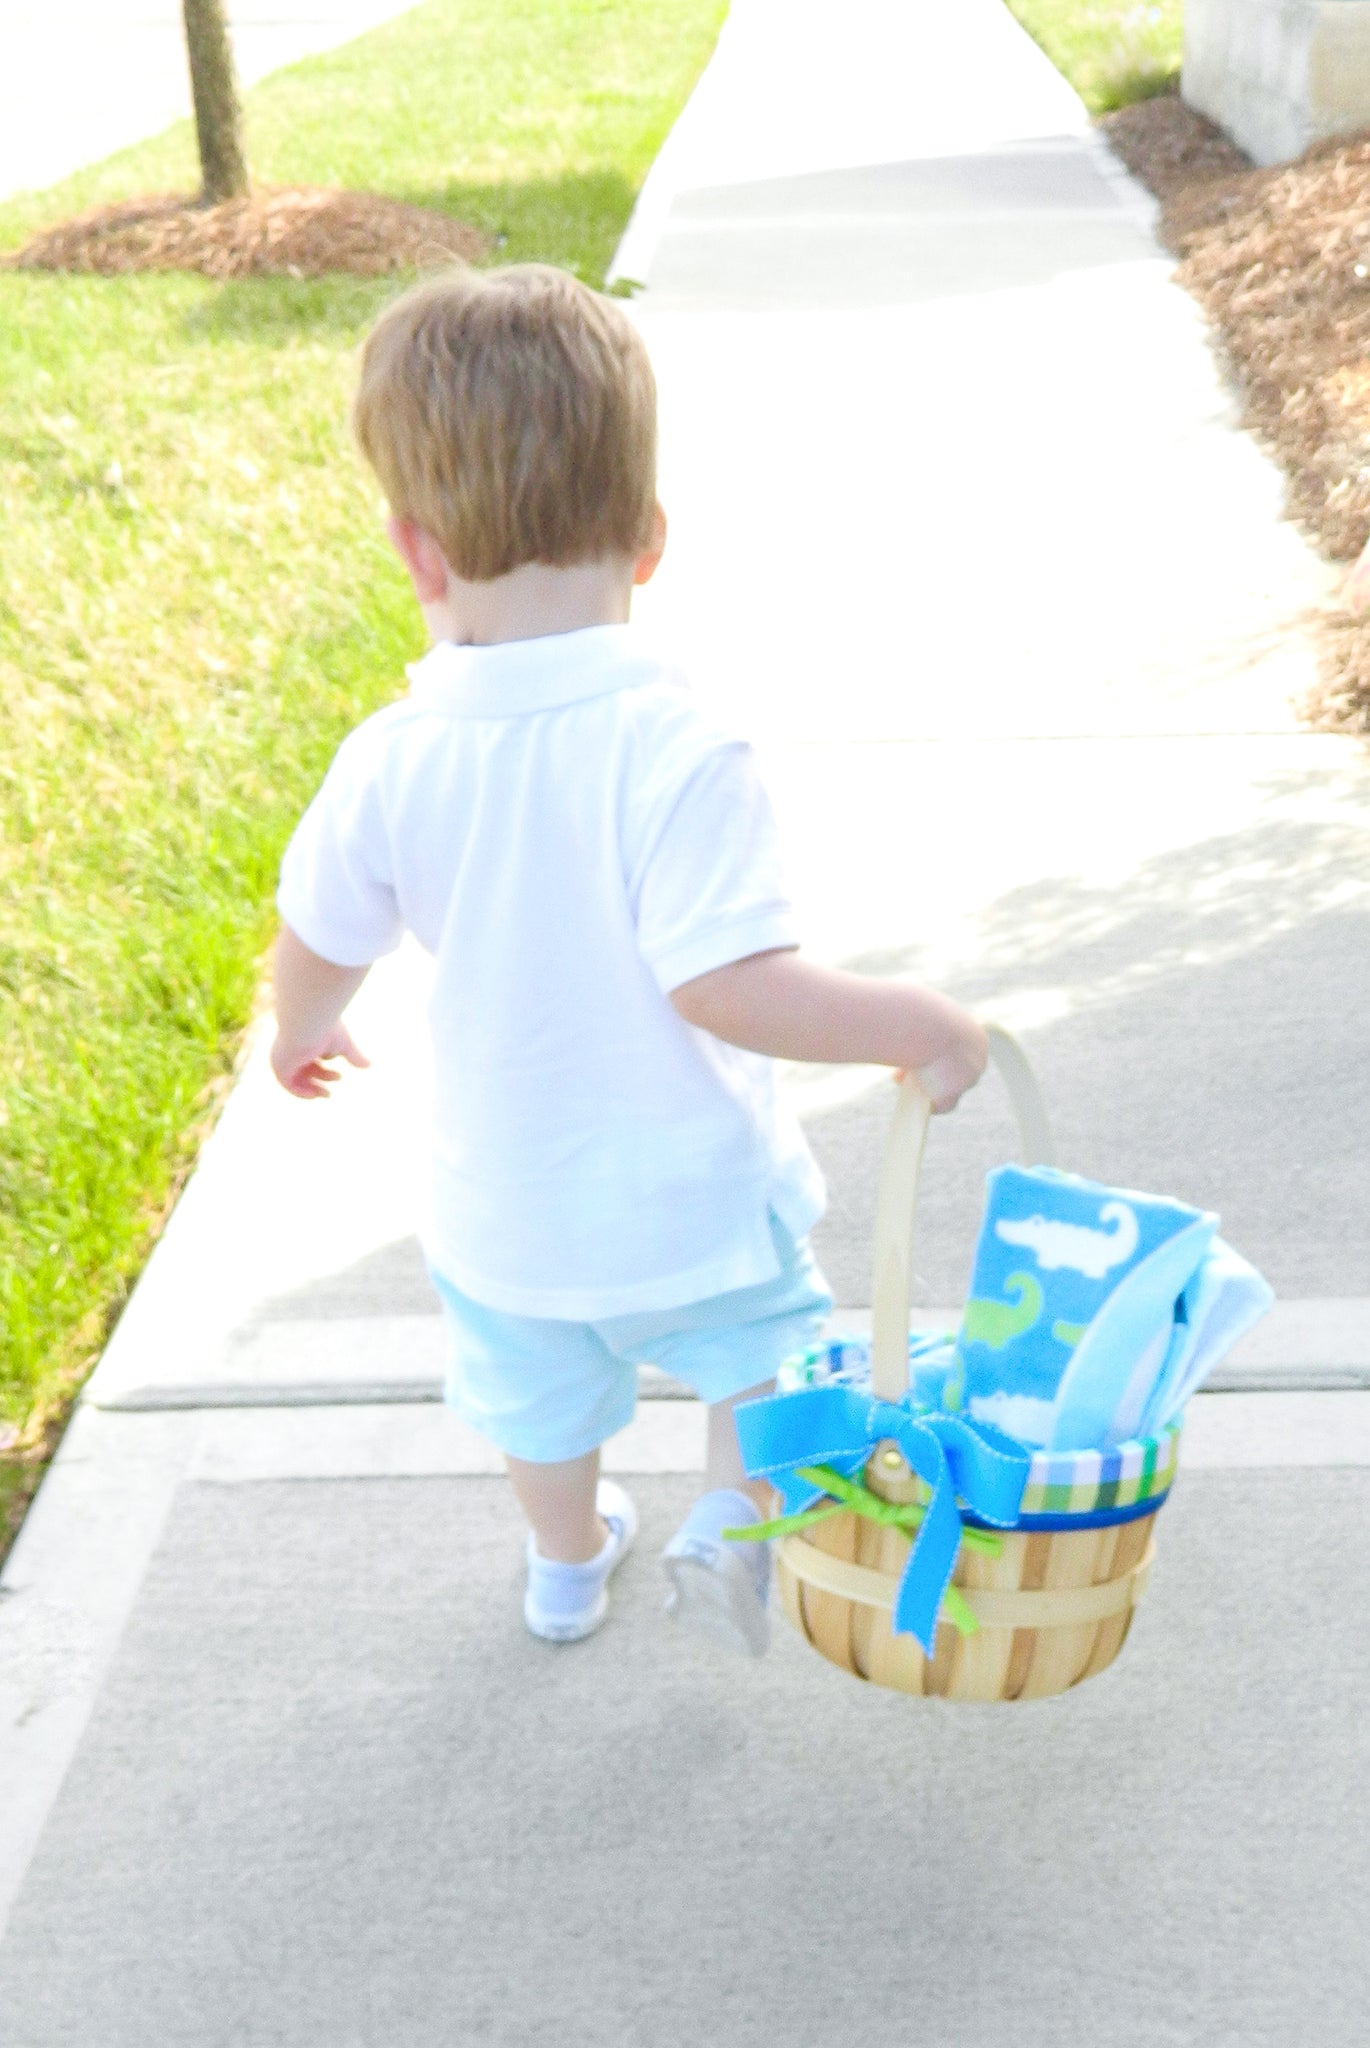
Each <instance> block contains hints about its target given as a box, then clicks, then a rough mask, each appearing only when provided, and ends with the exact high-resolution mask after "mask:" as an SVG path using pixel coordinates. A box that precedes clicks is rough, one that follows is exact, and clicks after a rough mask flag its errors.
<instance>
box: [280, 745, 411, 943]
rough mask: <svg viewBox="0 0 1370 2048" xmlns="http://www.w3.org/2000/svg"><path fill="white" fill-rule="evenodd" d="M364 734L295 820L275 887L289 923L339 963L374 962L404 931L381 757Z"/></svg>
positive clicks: (345, 752) (341, 756) (344, 752)
mask: <svg viewBox="0 0 1370 2048" xmlns="http://www.w3.org/2000/svg"><path fill="white" fill-rule="evenodd" d="M359 737H360V735H359V734H354V735H353V736H352V738H351V739H350V740H345V741H344V742H343V745H342V746H341V747H340V748H339V750H338V753H337V755H336V757H335V759H334V762H333V765H332V767H331V768H330V769H329V771H328V773H327V775H326V776H325V777H324V781H323V786H322V788H321V789H320V790H319V793H318V795H317V796H316V797H315V799H314V801H313V803H312V804H311V805H310V806H309V809H308V810H307V811H306V812H305V814H304V816H303V817H302V818H301V820H300V822H299V824H298V825H297V826H296V828H295V833H294V836H293V838H292V839H291V841H290V844H289V846H287V848H286V850H285V858H284V859H283V861H282V862H281V879H280V886H279V888H278V889H277V891H276V907H277V909H278V910H279V911H280V913H281V917H282V919H283V920H284V922H285V923H286V924H288V925H289V927H290V929H291V931H293V932H294V933H295V934H296V936H297V937H298V938H301V939H303V940H304V943H305V944H306V946H308V947H309V948H310V950H311V952H314V953H317V954H318V955H319V956H320V958H321V959H324V960H331V961H332V962H333V963H334V965H335V966H338V967H369V966H370V964H371V962H372V961H373V960H379V958H380V957H381V955H382V954H383V953H390V952H393V951H394V949H395V947H396V946H398V944H399V942H400V940H401V938H402V937H403V934H404V922H403V919H402V918H401V916H400V910H399V905H398V902H397V901H396V896H395V888H394V883H393V880H392V877H391V860H390V846H389V835H388V833H387V832H386V829H385V818H384V813H383V809H382V804H381V791H380V787H379V784H378V780H377V774H376V770H377V766H378V763H377V762H376V759H375V755H374V750H372V749H370V748H367V747H364V746H362V745H360V744H358V741H359Z"/></svg>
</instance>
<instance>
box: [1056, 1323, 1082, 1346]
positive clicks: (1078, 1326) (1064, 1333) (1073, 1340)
mask: <svg viewBox="0 0 1370 2048" xmlns="http://www.w3.org/2000/svg"><path fill="white" fill-rule="evenodd" d="M1088 1328H1089V1324H1088V1323H1053V1324H1052V1326H1051V1334H1052V1336H1053V1337H1054V1338H1055V1339H1056V1342H1057V1343H1058V1344H1064V1345H1065V1346H1066V1347H1067V1349H1068V1350H1071V1351H1073V1350H1074V1349H1075V1346H1076V1345H1077V1344H1078V1343H1079V1341H1080V1339H1081V1338H1082V1337H1083V1336H1084V1334H1085V1331H1086V1330H1087V1329H1088Z"/></svg>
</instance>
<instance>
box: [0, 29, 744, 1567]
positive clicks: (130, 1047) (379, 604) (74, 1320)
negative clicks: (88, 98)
mask: <svg viewBox="0 0 1370 2048" xmlns="http://www.w3.org/2000/svg"><path fill="white" fill-rule="evenodd" d="M724 12H725V5H724V0H429V4H428V5H426V6H423V7H420V8H418V9H417V10H416V11H415V12H414V13H412V14H410V15H407V16H405V17H403V18H402V19H400V20H398V21H396V22H394V23H392V24H391V25H390V26H389V27H387V28H384V29H380V30H378V31H376V32H375V33H373V34H371V35H369V36H367V37H365V38H364V39H363V40H362V41H360V42H358V43H355V44H353V45H351V46H350V47H348V48H345V49H342V50H339V51H337V52H334V53H333V54H331V55H329V56H326V57H322V58H317V59H313V60H310V61H309V62H306V63H304V64H300V65H297V66H294V67H293V68H292V69H290V70H289V71H287V72H283V73H280V74H278V75H277V76H276V77H274V78H272V79H269V80H267V81H265V82H264V83H263V84H262V85H260V86H259V87H257V88H256V89H255V90H254V91H253V92H252V93H251V94H249V96H248V101H247V134H248V146H249V153H250V156H251V159H252V166H253V171H254V174H255V175H256V177H257V178H258V179H260V180H262V181H264V182H270V183H282V184H284V183H297V182H298V183H310V184H342V185H348V186H352V187H355V188H366V189H371V190H376V191H383V192H387V193H390V194H393V195H395V196H397V197H400V198H404V199H410V200H414V201H418V202H421V203H422V204H424V205H427V206H435V207H440V208H443V209H445V210H447V211H449V212H452V213H455V214H458V215H460V216H461V217H462V218H464V219H467V220H470V221H473V222H475V223H476V224H477V225H478V226H481V227H483V228H485V229H486V230H488V231H489V232H490V233H491V234H492V235H493V236H496V237H498V238H500V240H499V252H498V253H499V257H500V259H501V260H505V261H513V260H517V259H525V258H538V259H541V260H545V261H550V262H556V263H562V264H565V265H567V266H568V267H570V268H573V269H575V270H577V271H578V272H579V273H580V274H581V275H582V276H583V277H585V278H587V279H589V280H590V281H591V282H594V283H598V282H600V281H601V280H602V278H603V273H604V269H605V266H606V264H607V262H608V259H609V257H610V255H611V254H612V251H613V248H614V245H615V243H616V241H617V238H618V236H619V234H620V233H621V231H622V228H623V225H624V223H625V221H626V219H627V216H628V212H629V209H630V207H631V205H632V200H633V196H634V194H635V192H636V190H637V187H638V186H639V184H640V183H641V180H642V177H643V175H644V173H645V171H646V169H647V166H648V164H649V163H650V162H651V159H652V157H653V155H654V154H655V152H656V149H657V147H658V146H659V144H660V142H661V140H662V137H663V136H664V134H665V132H666V130H667V128H668V127H669V125H670V122H671V120H672V119H673V117H674V115H675V113H676V111H677V110H678V108H679V107H680V105H681V104H682V103H683V101H684V99H685V97H686V94H687V92H688V90H689V88H690V86H691V84H692V83H693V81H694V79H695V77H696V76H697V74H698V72H699V70H700V68H701V67H702V65H703V63H704V62H705V60H706V58H707V56H708V54H709V51H710V49H711V48H712V45H713V40H714V37H715V35H716V33H717V30H718V27H719V23H720V21H721V19H722V16H723V14H724ZM196 182H197V180H196V175H195V165H194V156H193V144H192V138H191V135H190V132H189V129H188V127H180V128H177V129H174V130H172V131H170V132H169V133H168V134H167V135H165V136H162V137H160V138H158V139H157V140H155V141H153V142H150V143H147V144H145V145H141V146H139V147H138V148H136V149H132V150H128V151H125V152H123V153H121V154H120V155H119V156H117V157H114V158H111V159H110V160H109V162H108V163H105V164H103V165H100V166H97V167H96V168H95V169H93V170H90V171H87V172H83V173H81V174H80V175H78V176H77V177H74V178H72V179H69V180H67V181H66V182H65V183H64V184H62V185H61V186H59V187H57V188H55V189H54V190H52V191H50V192H47V193H43V194H40V195H37V196H31V197H25V198H23V199H21V200H18V201H15V202H13V203H11V204H8V205H5V206H0V248H4V247H13V246H15V245H17V244H18V243H19V242H20V241H21V240H23V239H24V237H25V236H26V235H27V234H28V233H30V232H32V231H33V229H34V228H36V227H39V226H42V225H45V224H47V223H48V222H51V221H54V220H57V219H60V218H62V217H63V216H65V215H67V214H70V213H71V212H73V211H76V210H78V209H80V208H84V207H86V206H90V205H95V204H98V203H102V202H105V201H108V200H112V199H117V198H124V197H128V196H131V195H133V194H135V193H141V192H149V191H158V190H172V189H185V190H191V189H193V187H194V185H195V184H196ZM395 289H396V283H395V282H394V281H393V280H392V281H390V282H388V283H380V284H372V283H359V282H356V281H350V280H347V279H342V278H338V279H329V280H325V281H322V282H313V283H309V282H301V283H294V282H292V281H290V280H274V279H270V280H269V279H263V280H252V281H249V282H240V283H230V284H213V283H210V282H208V281H206V280H203V279H200V278H194V277H152V276H141V277H129V278H118V279H96V278H56V277H49V276H37V275H21V274H18V273H9V274H0V530H3V533H4V536H5V538H4V547H3V551H2V552H0V1548H3V1536H4V1524H5V1520H6V1514H7V1512H8V1518H9V1519H10V1520H11V1521H12V1520H13V1519H14V1517H15V1515H16V1513H17V1511H18V1506H19V1504H20V1502H21V1500H22V1497H23V1495H24V1494H25V1492H26V1491H27V1490H28V1489H29V1487H30V1485H31V1481H32V1473H33V1469H34V1465H35V1460H36V1458H37V1457H38V1456H39V1455H40V1453H41V1449H42V1446H43V1443H44V1441H45V1439H49V1438H50V1437H51V1433H52V1429H53V1426H54V1423H55V1421H56V1420H58V1419H60V1416H61V1413H62V1411H63V1408H64V1404H65V1403H66V1402H67V1401H68V1400H69V1398H70V1395H71V1392H72V1391H73V1389H74V1388H75V1387H76V1386H77V1385H78V1384H79V1381H80V1378H81V1376H82V1374H83V1373H84V1371H85V1370H86V1369H87V1368H88V1366H89V1364H90V1362H91V1359H92V1357H93V1356H94V1354H95V1352H96V1351H97V1350H98V1348H99V1345H100V1342H101V1340H102V1338H103V1335H104V1333H105V1331H106V1329H107V1327H108V1323H109V1320H110V1317H111V1314H112V1313H113V1312H114V1311H116V1310H117V1307H118V1305H119V1303H120V1301H121V1300H122V1298H123V1295H124V1293H125V1291H126V1289H127V1287H128V1284H129V1282H130V1280H131V1278H132V1277H133V1275H134V1274H135V1273H136V1271H137V1269H138V1266H139V1265H140V1263H141V1262H142V1260H143V1258H144V1257H145V1256H146V1253H147V1250H148V1248H149V1245H150V1243H151V1241H152V1239H153V1237H154V1235H155V1233H156V1230H157V1228H158V1224H159V1221H160V1219H161V1217H162V1216H163V1215H164V1213H165V1211H166V1208H167V1205H168V1203H169V1201H170V1199H171V1197H172V1195H173V1193H174V1190H175V1187H176V1185H177V1181H178V1177H179V1176H180V1175H181V1174H182V1173H183V1172H184V1169H185V1167H186V1165H187V1163H188V1161H189V1159H190V1157H191V1156H192V1154H193V1150H194V1146H195V1143H196V1139H197V1136H198V1134H199V1133H200V1131H201V1130H202V1129H203V1127H204V1125H205V1123H206V1121H207V1119H208V1118H209V1117H210V1115H212V1112H213V1108H214V1106H215V1104H216V1101H217V1099H218V1096H219V1095H220V1094H221V1092H222V1088H223V1084H224V1077H225V1076H226V1074H227V1072H228V1071H229V1068H230V1065H231V1062H232V1059H233V1055H234V1051H235V1048H236V1045H237V1043H238V1040H239V1038H240V1035H241V1032H242V1029H243V1026H244V1023H245V1021H246V1020H247V1018H248V1016H249V1013H250V1011H251V1008H252V1004H253V1000H254V994H255V990H256V988H257V985H258V979H259V971H260V961H261V955H262V949H263V946H264V944H265V942H266V940H267V937H268V935H269V931H270V927H271V910H270V902H271V895H272V889H273V884H274V878H275V869H276V863H277V861H278V859H279V855H280V851H281V848H282V846H283V844H284V841H285V839H286V837H287V835H288V833H289V830H290V827H291V825H292V823H293V821H294V819H295V818H296V816H297V815H298V813H299V811H300V809H301V808H302V806H303V804H304V803H305V801H306V800H307V798H308V797H309V795H310V793H311V791H312V789H313V786H314V785H315V783H316V782H317V780H318V777H319V776H320V775H321V773H322V771H323V768H324V766H325V764H326V762H327V760H328V759H329V757H330V755H331V753H332V750H333V748H334V747H335V746H336V744H337V742H338V740H339V739H340V737H341V736H342V734H343V732H344V731H345V730H346V729H347V728H348V726H349V725H351V724H353V723H355V722H356V720H357V719H358V718H360V717H361V716H363V715H364V714H365V713H366V712H368V711H369V710H371V709H372V708H374V707H375V706H376V705H377V704H378V703H380V702H382V701H383V700H384V699H385V698H387V697H388V696H390V695H392V694H393V693H394V691H395V690H396V688H397V687H398V685H399V683H400V680H401V667H402V664H403V662H404V661H405V660H406V659H409V658H411V657H412V656H413V655H414V653H415V652H417V651H418V648H419V646H420V640H421V629H420V626H419V622H418V619H417V616H416V614H415V611H414V608H413V606H412V603H411V602H410V601H409V599H408V596H407V594H406V593H407V587H406V586H402V584H401V581H400V576H399V573H398V571H397V569H396V567H395V565H394V564H393V563H392V562H391V560H390V559H389V556H388V551H387V549H386V547H385V545H384V543H383V540H382V536H381V531H380V519H379V511H380V507H379V502H378V499H377V493H376V488H375V485H374V482H373V481H372V480H371V479H369V478H368V476H367V475H366V474H365V473H364V472H363V470H362V468H361V465H360V463H359V461H358V459H357V458H356V457H355V455H354V454H353V452H352V450H351V447H350V445H349V441H348V436H347V430H346V408H347V401H348V394H349V388H350V382H351V375H352V359H353V354H354V351H355V348H356V345H357V342H358V340H359V339H360V337H361V335H362V333H363V332H364V330H365V328H366V326H367V324H368V323H369V321H370V320H371V318H372V317H373V315H374V313H375V311H376V309H377V308H378V307H379V306H380V305H381V304H382V303H383V301H384V300H385V298H386V297H387V296H389V295H390V294H391V293H392V292H393V291H394V290H395ZM16 1431H17V1432H18V1433H19V1434H18V1441H17V1442H11V1443H10V1444H9V1447H8V1449H6V1448H4V1437H5V1435H6V1434H8V1435H11V1436H12V1435H13V1433H14V1432H16ZM7 1501H8V1510H7V1509H6V1502H7Z"/></svg>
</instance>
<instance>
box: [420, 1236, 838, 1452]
mask: <svg viewBox="0 0 1370 2048" xmlns="http://www.w3.org/2000/svg"><path fill="white" fill-rule="evenodd" d="M772 1229H773V1231H774V1233H775V1237H776V1249H777V1251H778V1252H779V1253H780V1257H781V1270H780V1272H779V1273H778V1274H777V1275H776V1277H775V1279H774V1280H765V1281H763V1282H762V1283H761V1284H760V1286H757V1287H739V1288H736V1289H734V1290H733V1292H731V1293H729V1294H715V1295H713V1296H711V1297H710V1299H709V1300H707V1301H692V1302H690V1303H688V1304H687V1305H686V1306H685V1307H684V1308H668V1309H654V1310H652V1311H651V1313H650V1314H647V1315H631V1316H610V1317H608V1318H607V1319H606V1320H605V1321H603V1322H598V1323H572V1322H562V1321H560V1320H554V1319H553V1318H551V1317H545V1316H517V1315H509V1314H506V1312H505V1311H504V1310H503V1309H497V1308H487V1307H486V1306H485V1304H484V1303H483V1302H479V1301H472V1300H471V1298H470V1296H469V1295H466V1294H463V1293H462V1292H461V1290H460V1289H459V1288H456V1287H454V1286H453V1285H452V1282H451V1281H450V1280H448V1279H446V1278H444V1276H443V1275H442V1274H441V1273H438V1272H433V1276H432V1277H433V1285H434V1286H435V1287H436V1288H437V1291H438V1294H439V1297H440V1298H441V1301H442V1305H443V1307H444V1309H445V1310H446V1312H447V1321H448V1326H449V1329H450V1331H451V1336H452V1349H451V1362H450V1364H449V1366H448V1372H447V1383H446V1387H445V1396H446V1399H447V1401H448V1403H449V1405H450V1406H451V1407H453V1408H455V1410H456V1412H457V1414H458V1415H460V1416H461V1418H462V1420H463V1421H465V1422H469V1423H470V1425H471V1427H472V1428H473V1429H477V1430H479V1431H480V1433H481V1435H482V1436H483V1437H485V1438H486V1439H487V1441H488V1442H490V1443H492V1444H495V1445H497V1446H498V1448H499V1449H500V1450H502V1451H507V1452H508V1453H509V1455H510V1456H511V1457H514V1458H525V1459H527V1460H528V1462H529V1463H530V1464H535V1465H549V1464H555V1463H556V1462H558V1461H559V1460H560V1459H562V1458H579V1457H580V1456H581V1455H582V1454H583V1453H584V1452H586V1451H592V1450H594V1449H595V1447H596V1445H598V1444H602V1443H603V1442H604V1441H605V1439H606V1437H611V1436H613V1435H614V1433H615V1432H616V1431H617V1430H620V1429H624V1428H626V1426H627V1424H628V1423H630V1422H631V1421H632V1419H633V1409H634V1407H635V1406H636V1403H637V1368H638V1367H639V1366H640V1365H655V1366H659V1367H660V1368H661V1370H662V1371H663V1372H668V1373H670V1374H671V1376H672V1377H673V1378H674V1379H679V1380H684V1381H685V1383H686V1385H687V1386H690V1387H693V1389H694V1391H695V1392H696V1393H697V1394H698V1395H699V1398H700V1399H701V1401H726V1400H727V1399H728V1397H729V1396H730V1395H732V1394H740V1393H742V1392H743V1391H744V1390H745V1389H746V1388H747V1387H755V1386H759V1385H760V1384H761V1382H762V1381H763V1380H769V1379H773V1378H774V1376H775V1373H776V1370H777V1368H778V1367H779V1365H780V1363H781V1361H782V1359H785V1358H788V1357H789V1355H790V1353H791V1352H792V1351H802V1350H803V1348H804V1346H805V1345H806V1344H811V1343H812V1342H813V1340H814V1337H815V1336H816V1334H817V1332H818V1328H819V1325H820V1323H821V1322H822V1320H823V1318H824V1316H826V1315H827V1314H828V1312H829V1310H830V1309H831V1308H832V1296H831V1294H830V1293H829V1292H828V1286H827V1282H826V1281H825V1280H824V1278H823V1275H822V1274H821V1273H820V1271H819V1270H818V1263H817V1261H816V1260H815V1258H814V1255H813V1253H812V1251H811V1250H810V1249H809V1244H808V1240H807V1239H801V1240H800V1242H799V1243H798V1244H796V1243H795V1242H794V1241H793V1239H791V1238H790V1237H789V1236H788V1234H787V1233H786V1232H785V1231H784V1230H783V1229H782V1228H781V1226H780V1225H779V1224H778V1223H776V1222H775V1221H774V1219H772Z"/></svg>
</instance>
